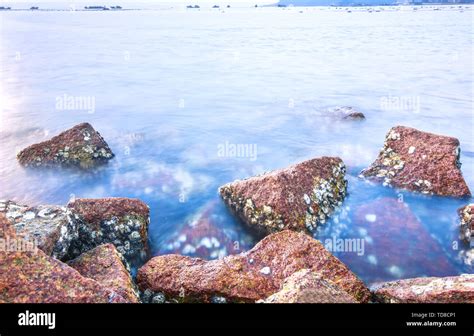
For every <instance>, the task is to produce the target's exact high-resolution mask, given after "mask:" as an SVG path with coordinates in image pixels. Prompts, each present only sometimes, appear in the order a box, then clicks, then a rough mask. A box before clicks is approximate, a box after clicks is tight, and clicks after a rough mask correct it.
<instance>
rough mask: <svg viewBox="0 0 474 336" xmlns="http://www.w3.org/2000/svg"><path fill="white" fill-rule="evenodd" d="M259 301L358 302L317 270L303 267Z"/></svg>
mask: <svg viewBox="0 0 474 336" xmlns="http://www.w3.org/2000/svg"><path fill="white" fill-rule="evenodd" d="M257 302H259V303H357V301H356V300H355V299H354V297H352V296H351V295H349V294H348V293H346V292H345V291H343V290H342V289H340V288H339V287H338V286H337V285H335V284H333V283H331V282H330V281H327V280H324V279H323V278H322V277H321V276H320V275H319V274H318V273H317V272H313V271H311V270H309V269H303V270H300V271H298V272H295V273H293V274H292V275H290V276H289V277H288V278H286V279H285V280H284V281H283V284H282V288H281V289H280V291H278V292H277V293H275V294H272V295H271V296H269V297H268V298H266V299H265V300H260V301H257Z"/></svg>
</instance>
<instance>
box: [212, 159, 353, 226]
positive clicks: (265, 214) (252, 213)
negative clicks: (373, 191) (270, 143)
mask: <svg viewBox="0 0 474 336" xmlns="http://www.w3.org/2000/svg"><path fill="white" fill-rule="evenodd" d="M345 171H346V168H345V166H344V163H343V162H342V160H341V159H339V158H333V157H321V158H317V159H312V160H308V161H304V162H301V163H298V164H296V165H293V166H290V167H288V168H284V169H280V170H275V171H272V172H269V173H266V174H263V175H260V176H256V177H252V178H249V179H246V180H237V181H234V182H232V183H229V184H226V185H224V186H222V187H220V188H219V193H220V194H221V196H222V198H223V199H224V201H225V203H226V204H227V205H228V206H229V208H230V209H231V210H232V211H233V212H234V213H236V214H237V215H238V216H239V217H240V218H241V219H242V220H243V221H244V222H245V223H246V224H247V225H249V226H250V227H251V228H253V229H256V230H257V231H260V232H262V233H264V234H269V233H273V232H277V231H281V230H284V229H290V230H295V231H306V230H309V231H313V230H314V229H316V227H317V225H318V224H319V223H324V222H325V221H326V219H327V218H328V216H329V215H330V214H331V213H332V212H333V210H334V208H335V207H336V206H338V205H340V204H342V200H343V199H344V197H345V195H346V188H347V181H346V180H345V179H344V176H345Z"/></svg>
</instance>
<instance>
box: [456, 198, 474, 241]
mask: <svg viewBox="0 0 474 336" xmlns="http://www.w3.org/2000/svg"><path fill="white" fill-rule="evenodd" d="M458 213H459V218H460V219H461V237H462V239H463V240H465V241H466V242H467V243H468V244H469V245H470V246H471V247H474V204H468V205H466V206H464V207H462V208H460V209H459V210H458Z"/></svg>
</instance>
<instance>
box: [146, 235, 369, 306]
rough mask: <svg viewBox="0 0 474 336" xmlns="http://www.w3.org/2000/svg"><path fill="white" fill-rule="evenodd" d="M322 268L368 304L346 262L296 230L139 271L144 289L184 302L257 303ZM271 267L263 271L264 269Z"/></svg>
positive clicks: (164, 259) (160, 260) (156, 261)
mask: <svg viewBox="0 0 474 336" xmlns="http://www.w3.org/2000/svg"><path fill="white" fill-rule="evenodd" d="M305 268H307V269H311V270H312V271H315V272H318V273H319V274H320V275H321V277H322V279H324V280H327V281H331V282H332V283H334V284H335V285H337V286H339V287H340V288H341V289H342V290H344V291H346V292H347V293H349V294H350V295H351V296H353V297H354V298H355V299H356V300H357V301H358V302H367V301H368V300H369V297H370V293H369V291H368V289H367V288H366V287H365V285H364V284H363V282H362V281H360V280H359V279H358V278H357V277H356V276H355V275H354V274H353V273H352V272H351V271H350V270H349V269H348V268H347V267H346V266H345V265H344V264H343V263H341V262H340V261H339V260H338V259H337V258H336V257H334V256H333V255H332V254H331V253H329V252H328V251H326V250H325V249H324V247H323V245H322V244H321V243H320V242H319V241H317V240H315V239H313V238H312V237H310V236H308V235H306V234H304V233H301V232H294V231H291V230H285V231H282V232H278V233H275V234H272V235H269V236H267V237H266V238H264V239H263V240H261V241H260V242H259V243H258V244H257V245H256V246H255V247H254V248H253V249H251V250H250V251H247V252H244V253H241V254H239V255H232V256H227V257H225V258H223V259H219V260H211V261H204V260H202V259H198V258H190V257H186V256H181V255H165V256H158V257H154V258H153V259H151V260H150V261H148V262H147V263H146V264H145V265H144V266H142V267H141V268H140V269H139V271H138V275H137V283H138V286H139V288H140V290H142V291H145V290H147V289H148V290H150V291H152V292H154V293H163V294H164V295H165V296H166V298H167V299H168V300H176V301H179V302H215V301H216V297H218V298H219V300H218V301H219V302H222V300H225V301H226V302H255V301H257V300H261V299H265V298H267V297H268V296H270V295H272V294H273V293H275V292H277V291H279V290H280V288H281V285H282V283H283V281H284V280H285V279H286V278H287V277H289V276H290V275H291V274H293V273H295V272H296V271H299V270H301V269H305ZM265 269H266V270H268V272H267V271H265V272H262V270H265Z"/></svg>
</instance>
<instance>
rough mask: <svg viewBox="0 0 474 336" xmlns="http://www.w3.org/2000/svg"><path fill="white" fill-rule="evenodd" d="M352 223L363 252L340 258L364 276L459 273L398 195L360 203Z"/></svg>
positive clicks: (390, 277)
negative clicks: (360, 240) (394, 197)
mask: <svg viewBox="0 0 474 336" xmlns="http://www.w3.org/2000/svg"><path fill="white" fill-rule="evenodd" d="M351 226H352V229H353V230H354V233H351V238H356V237H358V238H360V239H363V240H364V253H363V254H362V255H359V254H357V253H344V254H343V255H341V256H340V258H341V259H342V260H343V261H344V262H345V263H346V264H347V265H349V267H350V268H351V269H353V270H357V274H359V275H360V276H362V277H363V275H365V274H370V275H371V278H376V279H378V280H376V281H386V280H387V279H390V280H391V279H400V278H410V277H416V276H419V275H420V274H425V275H429V276H447V275H453V274H457V271H456V269H455V268H454V266H453V265H452V264H451V263H450V261H449V260H448V258H447V255H446V253H445V252H444V251H443V249H442V247H441V245H440V244H439V243H438V242H437V241H436V240H435V239H433V237H432V236H431V235H430V234H429V232H428V231H427V230H426V229H425V228H424V227H423V225H422V223H421V222H420V221H419V220H418V219H417V218H416V216H415V215H414V214H413V213H412V211H411V210H410V208H409V207H408V205H406V204H405V203H403V202H400V201H398V200H397V199H393V198H380V199H377V200H375V201H373V202H370V203H367V204H365V205H363V206H360V207H359V208H357V209H356V210H355V214H354V216H353V218H352V224H351ZM356 234H358V235H360V236H356ZM394 242H396V244H394Z"/></svg>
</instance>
